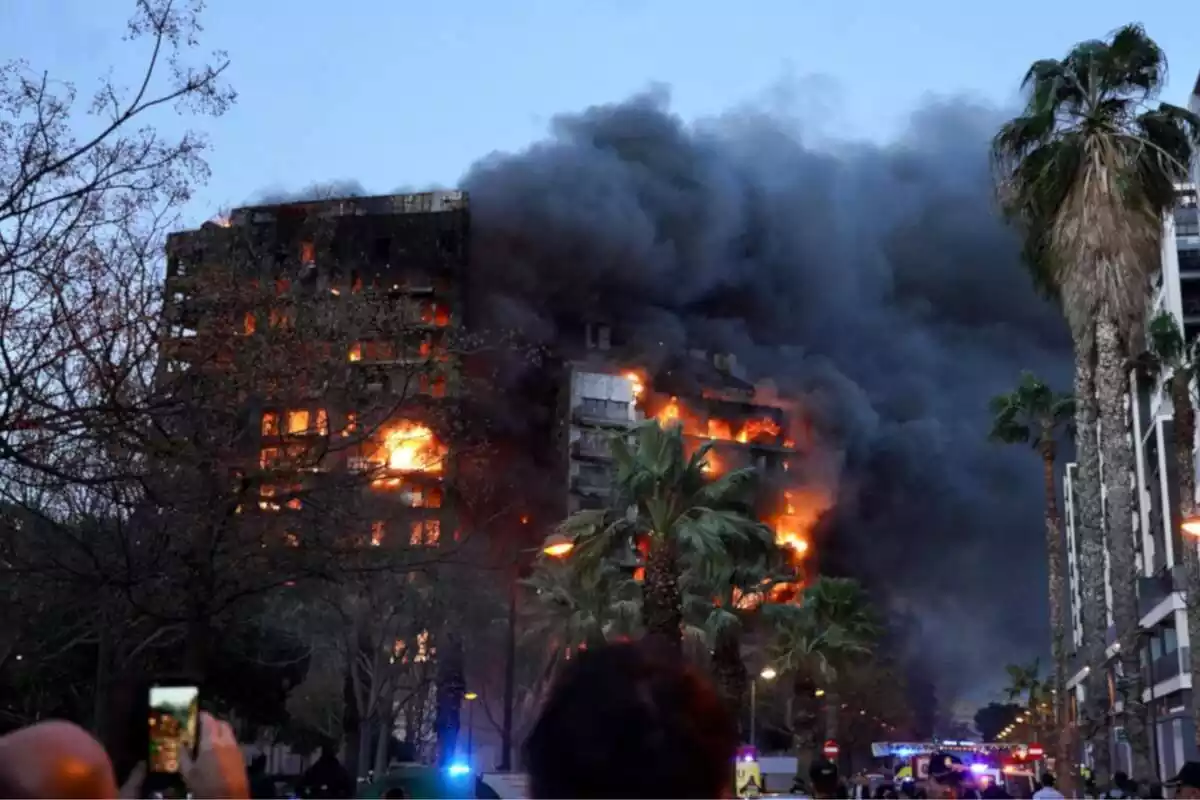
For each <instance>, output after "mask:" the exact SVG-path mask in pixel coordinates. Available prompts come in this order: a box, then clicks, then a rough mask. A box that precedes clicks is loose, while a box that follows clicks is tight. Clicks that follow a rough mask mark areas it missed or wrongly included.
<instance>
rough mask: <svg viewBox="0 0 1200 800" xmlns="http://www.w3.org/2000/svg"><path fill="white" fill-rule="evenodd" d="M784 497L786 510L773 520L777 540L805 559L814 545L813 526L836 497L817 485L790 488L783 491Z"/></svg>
mask: <svg viewBox="0 0 1200 800" xmlns="http://www.w3.org/2000/svg"><path fill="white" fill-rule="evenodd" d="M783 501H784V502H783V506H784V507H783V513H782V514H779V515H778V516H777V517H775V518H774V519H773V520H771V521H770V523H769V524H770V526H771V527H772V528H773V529H774V530H775V542H776V543H777V544H778V545H779V546H780V547H786V548H787V549H788V550H790V551H791V552H792V554H793V556H794V557H795V558H796V559H802V558H804V556H805V555H807V554H808V551H809V549H811V547H812V544H811V534H812V529H813V528H814V527H815V526H816V524H817V521H818V520H819V519H820V518H821V515H822V514H824V513H825V512H826V511H828V510H829V508H830V506H832V505H833V499H832V498H831V497H829V495H828V494H826V493H825V492H822V491H819V490H817V489H794V490H792V489H789V490H788V491H785V492H784V493H783Z"/></svg>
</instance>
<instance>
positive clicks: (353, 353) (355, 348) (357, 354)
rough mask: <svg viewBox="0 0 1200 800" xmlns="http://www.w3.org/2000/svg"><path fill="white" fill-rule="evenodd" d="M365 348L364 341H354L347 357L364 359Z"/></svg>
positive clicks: (354, 359)
mask: <svg viewBox="0 0 1200 800" xmlns="http://www.w3.org/2000/svg"><path fill="white" fill-rule="evenodd" d="M362 356H363V348H362V342H354V343H353V344H351V345H350V350H349V352H348V353H347V354H346V358H347V359H349V360H350V361H362Z"/></svg>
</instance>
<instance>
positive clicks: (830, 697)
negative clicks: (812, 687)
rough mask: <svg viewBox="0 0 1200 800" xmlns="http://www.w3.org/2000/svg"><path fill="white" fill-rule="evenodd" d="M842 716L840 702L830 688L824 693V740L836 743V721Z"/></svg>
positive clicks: (834, 691) (839, 698)
mask: <svg viewBox="0 0 1200 800" xmlns="http://www.w3.org/2000/svg"><path fill="white" fill-rule="evenodd" d="M841 715H842V700H841V697H840V696H839V695H838V693H837V691H836V690H834V689H833V687H832V686H831V687H830V688H829V689H827V690H826V692H825V738H826V740H829V739H832V740H833V741H835V742H836V741H837V738H838V720H839V719H840V717H841Z"/></svg>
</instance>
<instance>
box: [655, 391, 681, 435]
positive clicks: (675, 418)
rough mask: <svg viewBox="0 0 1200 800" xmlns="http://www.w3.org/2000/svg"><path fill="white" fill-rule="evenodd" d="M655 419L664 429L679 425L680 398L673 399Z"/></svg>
mask: <svg viewBox="0 0 1200 800" xmlns="http://www.w3.org/2000/svg"><path fill="white" fill-rule="evenodd" d="M654 417H655V419H657V420H658V424H659V425H662V426H663V427H664V428H665V427H667V426H668V425H679V424H680V422H681V421H680V417H679V398H678V397H672V398H671V400H670V402H668V403H667V404H666V405H665V406H663V407H662V410H660V411H659V412H658V413H657V414H655V415H654Z"/></svg>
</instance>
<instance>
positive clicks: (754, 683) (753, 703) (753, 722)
mask: <svg viewBox="0 0 1200 800" xmlns="http://www.w3.org/2000/svg"><path fill="white" fill-rule="evenodd" d="M776 674H777V673H776V672H775V670H774V669H773V668H772V667H764V668H763V671H762V672H760V673H758V675H757V677H754V678H751V680H750V746H751V747H755V746H756V745H755V741H756V739H757V738H758V737H757V733H758V729H757V723H758V679H759V678H762V679H763V680H764V681H771V680H775V675H776Z"/></svg>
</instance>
